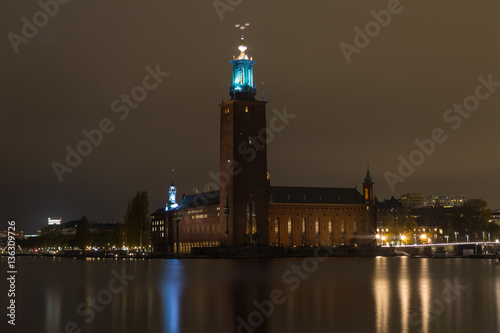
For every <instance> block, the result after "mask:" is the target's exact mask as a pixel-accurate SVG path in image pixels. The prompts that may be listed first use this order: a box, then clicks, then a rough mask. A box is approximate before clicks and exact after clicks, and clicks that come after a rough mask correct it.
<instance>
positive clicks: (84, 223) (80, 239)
mask: <svg viewBox="0 0 500 333" xmlns="http://www.w3.org/2000/svg"><path fill="white" fill-rule="evenodd" d="M75 241H76V245H77V246H78V247H79V248H80V249H82V250H85V248H86V247H87V246H90V245H92V234H91V233H90V227H89V220H88V219H87V217H86V216H83V217H82V218H81V219H80V222H78V225H77V227H76V238H75Z"/></svg>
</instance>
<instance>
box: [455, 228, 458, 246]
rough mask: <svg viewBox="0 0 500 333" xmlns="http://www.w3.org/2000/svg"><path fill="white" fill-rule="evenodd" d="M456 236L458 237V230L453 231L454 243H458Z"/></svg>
mask: <svg viewBox="0 0 500 333" xmlns="http://www.w3.org/2000/svg"><path fill="white" fill-rule="evenodd" d="M457 237H458V231H455V243H458V240H457Z"/></svg>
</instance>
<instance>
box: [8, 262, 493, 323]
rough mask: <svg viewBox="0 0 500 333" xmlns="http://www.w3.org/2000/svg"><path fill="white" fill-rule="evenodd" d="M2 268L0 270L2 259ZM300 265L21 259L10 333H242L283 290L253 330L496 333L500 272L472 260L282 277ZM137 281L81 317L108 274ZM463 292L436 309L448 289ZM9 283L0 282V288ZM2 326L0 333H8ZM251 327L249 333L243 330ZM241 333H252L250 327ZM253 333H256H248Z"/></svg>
mask: <svg viewBox="0 0 500 333" xmlns="http://www.w3.org/2000/svg"><path fill="white" fill-rule="evenodd" d="M1 260H2V263H4V262H5V260H4V259H1ZM303 263H304V259H302V258H296V259H260V260H259V259H248V260H214V259H211V260H153V261H147V260H141V261H135V260H99V261H97V260H94V261H84V260H68V259H57V260H52V259H48V258H19V261H18V267H19V274H18V280H17V286H18V290H17V295H16V301H17V304H18V309H17V311H18V312H17V319H18V325H16V330H17V331H19V332H47V333H48V332H51V333H60V332H65V325H66V324H67V323H68V322H69V321H74V322H75V323H76V324H77V325H78V328H81V330H82V333H90V332H92V333H95V332H125V333H128V332H134V333H136V332H140V333H143V332H144V333H146V332H168V333H180V332H221V333H225V332H228V333H233V332H237V331H238V327H239V322H237V321H236V319H237V318H238V317H239V318H241V319H242V320H244V321H246V322H247V323H248V317H249V315H251V314H252V313H255V311H257V308H256V306H255V304H254V301H255V302H257V303H261V302H263V301H265V300H268V299H269V297H270V295H271V293H272V292H273V290H276V289H278V290H280V291H282V292H283V296H284V297H286V301H285V302H284V303H283V304H281V305H275V306H274V309H273V311H272V314H271V315H270V316H269V318H267V317H266V318H264V321H263V323H262V325H260V326H258V327H255V328H253V327H250V328H251V329H252V330H253V332H326V331H329V332H376V333H392V332H398V333H399V332H403V333H412V332H425V333H432V332H454V333H455V332H471V331H478V332H498V331H499V327H498V325H499V322H500V320H499V319H500V265H496V264H495V263H494V262H493V261H487V260H471V259H411V258H406V257H402V258H383V257H381V258H371V259H370V258H330V259H328V260H326V261H324V262H320V263H318V266H317V269H315V270H313V271H312V272H311V273H308V274H307V278H305V279H297V280H295V282H297V281H299V282H300V283H299V286H298V288H297V290H295V291H293V290H292V288H291V287H292V286H293V285H294V284H293V283H291V282H290V281H291V280H290V277H292V276H294V277H296V275H293V274H292V275H289V276H288V278H289V279H288V280H285V279H283V274H284V273H285V272H286V271H288V270H290V269H291V268H292V267H293V266H296V267H301V266H302V265H303ZM123 268H125V270H126V272H127V274H129V275H133V276H135V278H134V280H132V281H130V282H129V284H128V286H127V287H125V288H124V290H123V291H122V292H120V293H119V294H117V295H115V296H114V297H113V300H112V302H110V303H109V304H107V305H105V306H103V310H102V311H96V315H95V319H94V320H92V321H91V322H90V323H86V322H85V319H88V317H87V316H81V315H78V314H77V312H76V309H77V307H78V306H79V305H80V304H81V303H82V302H85V300H86V299H87V298H89V297H90V298H92V297H96V295H97V294H98V293H99V292H100V291H101V290H103V289H105V288H108V284H109V281H110V279H111V278H112V277H113V274H112V270H115V271H117V272H121V271H122V269H123ZM455 279H456V281H458V283H459V285H462V286H467V289H465V290H462V291H459V296H457V297H455V299H454V300H453V301H452V302H449V303H445V302H443V301H442V299H443V298H442V297H443V296H442V295H443V291H446V288H447V285H446V284H445V281H449V282H450V283H451V284H453V283H455ZM6 287H7V285H6V282H5V281H1V282H0V288H2V289H1V290H6ZM5 325H6V323H5V321H2V323H1V324H0V331H1V332H6V331H7V330H6V328H5ZM247 327H249V326H247ZM239 332H245V333H250V331H248V329H241V327H240V331H239ZM253 332H252V333H253Z"/></svg>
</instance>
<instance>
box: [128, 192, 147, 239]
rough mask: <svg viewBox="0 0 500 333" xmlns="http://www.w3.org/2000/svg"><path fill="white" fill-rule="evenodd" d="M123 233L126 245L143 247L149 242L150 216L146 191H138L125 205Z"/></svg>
mask: <svg viewBox="0 0 500 333" xmlns="http://www.w3.org/2000/svg"><path fill="white" fill-rule="evenodd" d="M124 219H125V233H126V244H127V246H128V247H143V246H146V245H148V244H149V236H150V228H151V227H150V217H149V201H148V193H147V192H146V191H142V192H141V191H139V192H137V194H136V195H135V197H133V198H132V199H131V200H130V201H129V202H128V205H127V211H126V212H125V217H124Z"/></svg>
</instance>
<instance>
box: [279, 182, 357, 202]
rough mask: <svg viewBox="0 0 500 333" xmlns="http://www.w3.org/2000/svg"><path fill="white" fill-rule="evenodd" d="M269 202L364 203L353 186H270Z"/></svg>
mask: <svg viewBox="0 0 500 333" xmlns="http://www.w3.org/2000/svg"><path fill="white" fill-rule="evenodd" d="M271 203H302V204H344V205H348V204H358V205H359V204H364V199H363V195H361V193H359V192H358V190H356V189H354V188H338V187H295V186H293V187H292V186H271Z"/></svg>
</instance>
